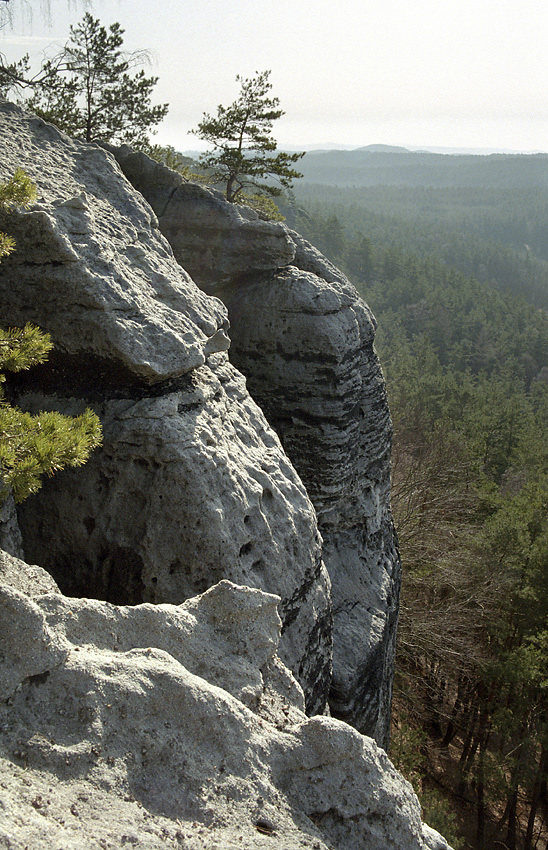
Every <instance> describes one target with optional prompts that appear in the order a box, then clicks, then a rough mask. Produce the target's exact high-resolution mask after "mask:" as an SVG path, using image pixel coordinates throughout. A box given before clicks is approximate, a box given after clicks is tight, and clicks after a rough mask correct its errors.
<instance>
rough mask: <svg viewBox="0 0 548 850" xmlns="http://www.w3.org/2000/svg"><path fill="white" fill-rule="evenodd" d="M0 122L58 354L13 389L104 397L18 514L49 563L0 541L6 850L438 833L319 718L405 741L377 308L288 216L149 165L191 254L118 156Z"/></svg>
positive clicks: (388, 771) (6, 266) (5, 273)
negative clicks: (289, 224) (82, 433)
mask: <svg viewBox="0 0 548 850" xmlns="http://www.w3.org/2000/svg"><path fill="white" fill-rule="evenodd" d="M0 133H1V135H2V139H3V151H2V154H1V156H0V180H5V179H7V178H8V177H9V176H10V175H11V173H13V170H14V168H15V167H16V166H22V167H23V168H24V169H25V170H26V171H27V173H28V174H29V175H30V176H31V177H32V179H33V180H34V181H35V182H36V183H37V185H38V192H39V198H38V202H37V204H36V205H35V206H34V207H33V209H31V210H30V211H29V212H24V213H13V214H12V215H11V217H10V222H9V229H10V232H12V233H14V235H15V237H16V239H17V246H18V250H17V252H16V253H15V254H14V255H13V256H12V257H10V258H9V260H6V261H5V262H3V263H2V266H1V267H0V302H1V303H2V323H3V324H4V325H11V324H14V325H16V324H22V323H23V322H25V321H34V322H35V323H36V324H38V325H40V326H41V327H42V328H43V329H45V330H47V331H49V332H50V333H51V335H52V337H53V340H54V343H55V346H56V347H55V352H54V355H53V356H52V357H51V358H50V361H49V362H48V364H46V365H45V366H43V367H40V368H37V369H34V370H32V372H29V373H28V374H26V375H22V376H20V377H19V378H18V379H17V380H12V381H11V382H10V391H11V393H12V395H13V398H14V400H15V401H17V403H19V404H20V405H21V406H23V407H25V408H26V409H28V410H31V411H32V410H36V409H44V408H48V407H54V408H56V409H60V410H62V411H63V412H70V413H74V412H77V411H80V410H81V409H82V408H83V407H84V406H93V407H94V409H95V410H96V411H97V413H98V414H99V416H100V417H101V420H102V423H103V428H104V435H105V439H104V445H103V447H102V448H101V450H99V451H97V452H96V453H95V454H94V456H93V457H92V459H91V460H90V461H89V462H88V464H87V465H86V466H85V467H84V468H83V469H82V470H78V471H66V472H64V473H63V474H61V475H59V476H57V477H56V478H55V479H53V480H51V481H48V482H46V483H45V486H44V488H43V490H42V491H41V492H40V493H39V494H38V495H37V496H35V497H32V498H31V499H29V500H28V501H27V502H26V503H24V504H23V506H21V508H20V510H19V522H20V527H21V532H22V549H24V552H25V556H26V560H27V561H31V562H36V563H39V564H40V565H41V567H44V568H45V569H46V570H47V573H46V572H43V571H42V570H41V569H40V568H39V567H28V566H26V564H25V563H24V562H23V561H20V560H19V561H18V560H13V558H10V557H9V556H8V555H2V556H1V557H0V587H1V602H0V656H1V663H0V712H1V713H2V718H1V721H0V730H1V733H0V753H1V758H2V762H3V764H2V771H3V775H6V776H9V778H10V781H9V782H8V783H7V784H5V787H4V785H2V786H0V806H2V810H3V812H5V813H7V818H6V819H5V822H4V821H3V822H2V824H1V825H0V841H2V842H3V844H4V846H6V847H15V848H23V847H28V848H38V847H43V846H46V845H50V844H52V845H53V844H54V843H58V844H59V845H63V846H64V847H86V848H87V847H95V846H97V847H106V846H120V844H122V845H124V844H126V843H130V844H139V846H145V847H146V846H148V847H154V848H156V847H160V846H165V845H166V843H167V844H168V845H171V846H182V847H189V848H194V847H196V848H198V847H211V848H213V847H221V848H225V847H226V848H230V847H232V846H234V847H236V846H237V847H250V848H251V847H262V846H265V844H264V842H265V841H268V846H272V847H276V846H278V847H280V848H285V850H291V848H293V847H306V846H309V847H315V848H321V850H323V848H324V847H327V846H331V847H337V848H340V850H342V848H345V850H346V848H354V847H355V848H363V847H368V848H377V847H378V848H381V847H383V848H390V847H393V848H394V850H395V848H400V849H401V850H405V848H407V847H409V848H423V850H424V848H427V847H428V848H436V847H438V848H444V847H446V846H447V845H446V844H445V842H443V840H442V839H441V838H440V837H439V836H437V835H436V834H434V833H432V831H430V830H428V828H427V827H422V826H421V823H420V809H419V806H418V803H417V800H416V798H415V797H414V795H413V794H412V791H411V789H410V788H409V786H407V784H406V783H405V782H404V781H403V780H402V779H401V777H399V776H398V775H397V773H396V772H395V771H394V770H393V768H392V766H391V765H390V762H389V761H388V759H387V757H386V755H385V754H384V753H383V752H382V751H381V750H379V749H378V747H377V746H376V745H375V743H374V742H373V741H372V740H371V739H369V738H365V737H363V736H362V735H361V734H360V733H359V731H356V730H355V729H352V728H350V727H349V726H347V725H346V724H345V723H343V722H341V721H340V720H336V719H333V718H328V717H326V716H316V717H312V718H311V719H309V718H307V716H306V714H308V715H314V714H317V713H320V714H321V713H322V712H325V711H327V697H328V693H329V691H331V704H332V707H333V710H334V711H335V713H337V714H338V715H339V716H341V717H345V718H346V719H349V720H351V721H353V722H354V723H355V725H356V726H358V727H359V728H360V730H361V731H366V732H368V733H370V734H374V735H375V736H376V738H377V740H378V741H379V742H381V743H383V742H384V741H385V740H386V732H387V723H388V711H389V699H390V686H391V675H392V662H393V642H394V635H395V619H396V611H397V592H398V582H399V563H398V559H397V553H396V551H395V546H394V541H393V537H392V526H391V521H390V511H389V501H388V496H389V491H388V461H389V448H390V425H389V417H388V411H387V406H386V397H385V393H384V384H383V382H382V376H381V373H380V370H379V366H378V363H377V360H376V356H375V354H374V350H373V347H372V344H373V332H374V324H373V320H372V317H371V316H370V314H369V311H368V310H367V307H366V306H365V305H364V304H363V302H361V301H360V299H359V298H358V297H357V295H356V293H355V291H354V290H353V288H352V287H351V286H350V284H349V283H348V281H346V280H345V279H344V278H343V277H342V276H341V274H340V272H337V270H336V269H333V267H332V266H331V265H330V264H329V263H327V261H325V259H324V258H322V257H321V256H320V255H318V254H317V253H316V252H315V251H314V249H312V248H311V246H308V245H307V244H305V243H303V242H302V240H300V239H299V237H298V236H297V235H296V234H293V233H291V232H289V231H288V230H287V229H286V228H285V227H283V226H280V225H271V224H267V223H265V222H261V221H259V220H258V219H257V218H256V217H255V216H254V214H253V213H251V211H246V210H239V209H236V208H234V207H232V206H230V205H227V204H226V202H225V201H224V200H223V199H222V198H221V197H220V196H219V195H218V194H217V193H212V192H209V191H208V190H204V189H201V188H200V187H193V186H188V185H184V184H183V183H182V182H181V180H180V178H178V177H177V176H176V175H173V174H172V173H171V172H169V171H167V170H160V171H158V170H157V169H156V166H154V165H153V164H152V163H150V161H144V168H143V161H142V160H141V163H140V164H139V169H140V170H141V173H143V174H144V175H148V177H147V178H146V179H147V180H148V181H149V187H150V190H146V191H145V188H146V187H145V186H144V185H142V186H141V187H140V188H141V189H142V191H143V192H144V194H146V195H150V198H149V199H150V200H151V202H152V204H153V207H155V208H156V210H157V213H158V215H160V224H161V227H162V230H164V231H165V232H167V230H168V228H167V225H166V221H167V220H171V222H172V225H171V227H172V230H173V231H174V233H175V234H177V233H178V234H179V242H181V240H182V243H184V240H185V233H188V238H189V240H190V242H191V243H192V245H191V250H190V249H188V250H187V248H185V251H186V252H187V253H186V255H185V256H182V255H181V251H180V244H178V242H177V239H176V238H175V236H174V235H173V233H172V234H171V235H170V234H169V233H168V235H170V239H171V241H172V244H173V250H174V251H175V254H176V256H177V257H178V259H179V261H180V262H179V264H178V263H177V262H175V259H174V256H173V253H172V249H171V247H170V245H169V244H168V242H167V241H166V239H165V238H164V236H162V234H161V232H160V229H159V223H158V218H157V215H156V213H155V212H154V211H153V209H151V207H150V206H149V205H148V203H147V202H146V201H145V200H144V199H143V196H142V195H141V194H140V193H139V192H138V191H135V190H134V189H132V188H131V186H130V185H129V183H128V182H127V180H126V179H125V177H124V176H123V174H122V172H121V171H120V170H119V168H118V166H117V165H116V163H115V161H114V159H113V157H112V156H111V154H110V153H108V152H106V151H104V150H102V149H100V148H97V147H94V146H88V145H83V144H79V143H76V142H74V141H72V140H70V139H68V138H66V137H65V136H63V135H62V134H60V133H58V132H57V131H56V130H54V129H53V128H52V127H50V126H48V125H46V124H44V123H43V122H42V121H40V120H38V119H34V118H30V117H28V116H25V115H24V114H23V113H21V112H20V110H18V109H17V108H16V107H14V106H12V105H9V104H0ZM124 156H126V158H127V154H125V155H123V156H122V159H123V158H124ZM126 165H127V163H126ZM124 168H126V166H124ZM126 170H128V169H127V168H126ZM132 179H134V180H135V175H133V177H132ZM170 181H171V182H170ZM173 181H175V184H176V185H174V183H173ZM135 182H136V181H135ZM166 186H167V187H168V188H167V189H166ZM170 186H171V188H169V187H170ZM154 192H156V196H155V195H154ZM158 198H159V199H160V200H158ZM170 204H172V206H171V207H170ZM173 205H174V206H173ZM174 209H175V210H176V214H175V213H174V212H173V210H174ZM170 210H171V212H170ZM181 210H183V213H184V216H186V219H184V221H186V224H185V223H184V221H183V219H182V218H181ZM172 213H173V215H172ZM166 215H167V219H166ZM2 225H3V226H4V229H5V227H6V223H5V222H4V223H3V222H0V228H1V227H2ZM200 232H202V234H203V233H205V234H207V235H206V238H205V239H204V237H203V235H202V239H201V242H200ZM181 263H182V265H181ZM183 266H185V268H183ZM189 269H191V271H192V275H193V276H194V277H195V278H196V280H197V282H198V283H199V284H200V285H201V287H202V289H203V291H201V290H200V289H199V288H198V287H197V286H196V284H195V282H194V281H193V280H192V279H191V278H190V276H189V274H188V270H189ZM216 269H217V271H215V270H216ZM206 291H207V292H209V293H211V292H212V291H215V293H216V294H217V295H219V296H221V297H222V301H224V302H225V303H224V304H223V303H222V301H221V300H219V299H218V298H215V297H211V295H210V294H206ZM225 304H226V305H228V309H229V312H230V316H231V320H232V322H233V328H234V331H233V355H232V357H233V361H234V362H231V361H229V359H228V354H227V349H228V346H229V339H228V333H229V330H228V321H227V307H226V306H225ZM234 364H237V365H241V366H242V368H243V369H245V371H246V372H247V375H248V382H249V386H250V387H251V388H252V395H253V398H252V397H251V396H250V395H249V393H248V391H247V387H246V381H245V379H244V378H243V377H242V374H241V373H240V372H239V371H237V369H236V368H235V365H234ZM257 399H260V401H261V404H262V405H263V406H264V408H265V411H266V412H267V414H268V418H269V419H270V423H271V425H272V426H274V428H275V429H276V430H277V432H278V435H279V436H278V435H277V434H276V433H275V431H274V430H273V429H272V427H271V425H269V423H268V422H267V419H266V418H265V416H264V414H263V411H262V410H261V408H260V407H258V406H257V403H256V400H257ZM280 439H281V441H282V442H280ZM282 443H283V445H282ZM284 447H285V450H286V451H284ZM286 452H287V454H286ZM288 455H289V457H290V458H291V460H292V461H293V463H291V461H290V460H288ZM295 467H297V470H298V473H299V474H298V473H297V472H296V471H295ZM303 482H304V484H303ZM310 497H311V498H312V499H313V501H314V506H313V505H312V503H311V501H310ZM4 514H6V515H5V516H4V515H2V516H0V531H1V529H2V526H5V527H6V528H7V529H8V532H7V534H6V537H5V539H6V541H7V542H6V543H5V545H6V546H9V548H10V549H11V551H13V552H21V551H22V549H21V546H20V539H19V538H18V531H17V528H16V527H15V526H14V523H13V517H11V516H9V515H8V507H7V506H6V508H5V509H4ZM318 521H319V526H320V529H321V532H322V535H323V538H324V540H323V544H322V538H321V536H320V534H319V532H318ZM322 545H323V548H322ZM324 560H325V561H326V562H327V565H328V569H329V573H330V574H328V571H327V570H326V567H325V565H324ZM59 589H60V590H61V591H62V592H59ZM91 597H93V598H91ZM196 597H198V598H196ZM333 641H334V646H333ZM332 663H333V667H334V673H332ZM288 668H289V669H288ZM290 671H291V672H290ZM303 712H306V714H305V713H303ZM265 836H266V837H265Z"/></svg>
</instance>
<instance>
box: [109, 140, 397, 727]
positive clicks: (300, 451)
mask: <svg viewBox="0 0 548 850" xmlns="http://www.w3.org/2000/svg"><path fill="white" fill-rule="evenodd" d="M114 153H115V155H116V156H117V158H118V161H119V162H120V164H121V167H122V169H123V170H124V172H125V173H126V175H127V176H128V178H129V179H130V180H131V181H132V183H133V184H134V185H135V186H136V188H138V189H139V190H140V191H141V192H143V194H144V195H145V197H146V198H147V200H149V202H150V203H151V204H152V206H153V208H154V210H155V212H156V213H157V215H158V218H159V224H160V228H161V230H162V232H163V233H164V234H165V235H166V236H167V238H168V239H169V241H170V243H171V245H172V247H173V250H174V253H175V256H176V257H177V259H178V260H179V262H180V263H182V264H183V265H184V266H185V268H187V270H189V271H190V272H191V273H192V275H193V278H194V280H195V281H196V282H197V283H198V284H199V285H200V286H201V287H202V288H203V289H204V290H205V291H207V292H213V293H214V294H215V295H217V296H218V297H220V298H221V299H222V300H223V302H224V303H225V304H226V305H227V307H228V310H229V317H230V322H231V329H230V337H231V340H232V344H231V349H230V358H231V360H232V362H233V363H234V364H235V365H236V366H237V367H238V369H239V370H241V371H242V372H243V374H244V375H246V377H247V380H248V387H249V389H250V392H251V394H252V396H253V398H254V399H255V400H256V401H257V402H258V403H259V404H260V405H261V407H262V408H263V410H264V411H265V413H266V416H267V418H268V421H269V422H270V424H271V425H272V426H273V427H274V429H275V430H276V432H277V433H278V435H279V436H280V438H281V440H282V443H283V446H284V449H285V451H286V452H287V454H288V456H289V458H290V459H291V461H292V463H293V464H294V465H295V467H296V469H297V471H298V473H299V475H300V476H301V478H302V480H303V482H304V484H305V486H306V489H307V491H308V494H309V496H310V498H311V499H312V502H313V504H314V507H315V509H316V512H317V515H318V522H319V527H320V531H321V534H322V537H323V540H324V548H323V557H324V562H325V564H326V567H327V569H328V571H329V575H330V578H331V581H332V586H333V603H334V655H333V672H334V676H333V683H332V688H331V698H330V705H331V710H332V712H333V713H334V714H336V715H337V716H338V717H342V718H344V719H345V720H347V721H348V722H350V723H352V724H353V725H355V726H356V727H357V728H358V729H360V730H361V731H362V732H365V733H367V734H370V735H373V736H374V737H375V739H376V740H377V741H378V742H380V743H382V744H386V743H387V740H388V734H389V723H390V700H391V687H392V676H393V665H394V652H395V639H396V623H397V610H398V599H399V586H400V564H399V557H398V553H397V548H396V543H395V539H394V533H393V527H392V519H391V513H390V446H391V424H390V416H389V411H388V403H387V398H386V391H385V386H384V379H383V376H382V373H381V369H380V365H379V362H378V359H377V355H376V353H375V351H374V348H373V339H374V331H375V323H374V319H373V317H372V315H371V313H370V311H369V309H368V308H367V306H366V304H365V303H364V302H363V301H362V299H361V298H359V296H358V294H357V292H356V290H355V289H354V287H353V286H352V285H351V284H350V282H349V281H348V280H347V279H346V277H345V276H344V275H343V274H342V272H341V271H340V270H339V269H337V268H336V267H335V266H334V265H333V264H332V263H330V262H329V260H327V259H326V258H325V257H324V256H323V255H322V254H321V253H320V252H319V251H317V250H316V249H315V248H313V246H312V245H310V244H309V243H308V242H306V240H304V239H303V238H302V237H301V236H299V234H297V233H295V232H293V231H289V230H288V229H287V228H285V227H284V225H281V224H277V223H276V224H273V223H267V222H258V221H256V222H255V226H254V228H251V225H250V224H249V222H246V220H245V219H246V217H254V216H255V213H253V212H252V211H250V210H249V211H246V209H245V207H236V206H234V205H233V204H228V203H226V201H223V199H222V198H221V197H220V196H219V194H218V193H217V192H212V191H211V190H209V189H206V188H204V187H199V186H192V185H189V184H185V183H184V182H183V181H182V178H181V177H180V175H177V174H175V173H173V172H171V171H169V170H168V169H166V168H164V167H163V166H159V165H157V164H156V163H152V162H151V160H149V159H148V158H147V157H146V156H145V155H144V154H135V153H131V152H130V151H128V149H121V150H118V151H114ZM255 218H256V216H255ZM197 222H199V226H198V224H197ZM282 237H283V239H285V240H286V241H287V240H289V241H290V243H291V245H292V250H291V251H286V250H285V249H284V250H278V251H277V252H276V251H273V249H272V246H273V245H274V244H278V245H280V244H282ZM283 244H285V242H283ZM221 255H222V256H221ZM250 256H252V257H255V258H256V261H255V262H250V261H249V257H250ZM216 268H217V272H216V271H215V269H216Z"/></svg>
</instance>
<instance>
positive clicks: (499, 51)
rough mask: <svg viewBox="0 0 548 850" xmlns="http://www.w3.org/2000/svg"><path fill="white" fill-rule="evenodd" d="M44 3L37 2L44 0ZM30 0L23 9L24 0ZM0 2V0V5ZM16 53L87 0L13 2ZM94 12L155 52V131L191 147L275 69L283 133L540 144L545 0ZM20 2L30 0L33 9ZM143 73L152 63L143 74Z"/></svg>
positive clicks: (7, 50)
mask: <svg viewBox="0 0 548 850" xmlns="http://www.w3.org/2000/svg"><path fill="white" fill-rule="evenodd" d="M42 2H43V0H42ZM25 3H26V4H27V10H26V13H25V12H24V5H25ZM2 5H3V4H2ZM11 5H12V6H13V16H14V23H13V27H12V28H11V29H10V28H9V27H5V28H4V29H3V30H2V31H1V32H0V51H1V52H3V53H4V54H5V55H6V56H7V58H8V59H9V60H10V61H12V60H13V59H16V58H19V57H20V56H21V55H22V54H23V53H25V52H27V51H29V52H31V53H40V52H41V51H42V50H43V49H44V48H45V47H46V46H47V45H49V44H50V43H51V42H53V41H55V40H58V43H59V44H63V43H64V42H65V41H66V40H67V38H68V33H69V25H70V24H71V23H72V24H75V23H77V22H78V21H79V20H80V19H81V18H82V16H83V14H84V11H85V8H86V5H85V3H84V2H82V0H80V2H79V0H50V9H51V15H50V23H49V24H48V23H47V22H45V21H44V16H43V14H42V13H41V12H40V0H11ZM89 8H90V11H91V13H92V14H93V15H94V17H97V18H100V20H101V23H103V24H104V25H108V24H111V23H113V22H114V21H118V22H119V23H120V24H121V26H122V27H123V28H124V29H125V42H124V46H125V47H127V49H130V50H133V49H138V48H148V49H150V50H151V51H152V56H153V64H152V67H151V69H150V73H151V74H155V75H157V76H158V77H159V78H160V79H159V82H158V85H157V86H156V89H155V98H154V101H155V102H158V103H160V102H162V103H163V102H168V103H169V104H170V112H169V115H168V117H167V118H166V120H165V121H164V123H163V124H162V125H161V127H160V128H159V130H158V134H157V136H156V141H158V142H160V143H163V144H172V145H173V146H174V147H176V148H177V149H179V150H186V149H188V148H193V149H195V148H197V147H198V146H199V142H198V140H197V139H196V138H195V137H194V136H189V135H187V133H188V131H189V130H190V129H191V128H192V127H195V126H196V125H197V123H198V122H199V121H200V119H201V117H202V113H203V112H214V111H215V108H216V106H217V105H218V104H219V103H223V104H225V105H228V104H229V103H231V102H232V100H234V99H235V97H236V95H237V92H238V86H237V84H236V82H235V77H236V74H241V75H243V76H244V77H248V76H251V75H253V74H254V73H255V71H263V70H266V69H270V70H271V71H272V74H271V82H272V84H273V90H272V93H273V94H274V95H276V96H278V97H279V98H280V101H281V107H282V108H283V109H284V110H285V112H286V114H285V115H284V117H283V118H281V119H280V121H279V122H277V123H276V125H275V132H274V136H275V138H276V139H277V141H278V143H279V144H280V145H281V146H283V145H284V144H287V145H294V146H299V145H303V146H305V145H313V144H324V143H337V144H340V145H352V146H355V147H360V146H362V145H369V144H380V143H382V144H393V145H404V146H427V145H428V146H447V147H459V148H485V149H508V150H523V151H532V150H542V151H547V150H548V4H546V0H521V2H517V0H376V2H372V0H160V2H154V0H111V2H108V0H93V2H92V4H91V6H90V7H89ZM29 9H33V10H34V11H33V13H32V15H29ZM147 73H148V72H147Z"/></svg>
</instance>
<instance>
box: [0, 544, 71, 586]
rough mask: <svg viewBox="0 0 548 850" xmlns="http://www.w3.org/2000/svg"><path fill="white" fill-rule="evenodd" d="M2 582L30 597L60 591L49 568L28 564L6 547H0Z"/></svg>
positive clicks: (0, 576)
mask: <svg viewBox="0 0 548 850" xmlns="http://www.w3.org/2000/svg"><path fill="white" fill-rule="evenodd" d="M0 582H1V583H3V584H9V585H10V587H12V588H14V589H15V590H18V591H19V592H20V593H25V594H26V595H27V596H30V597H34V596H43V595H44V594H45V593H60V590H59V587H58V585H57V584H56V582H55V581H54V580H53V578H52V576H51V575H50V573H48V572H47V570H44V569H42V567H38V566H36V565H30V564H27V563H26V561H23V560H22V559H21V558H17V557H14V556H13V555H12V554H11V553H9V552H7V551H5V550H4V549H0Z"/></svg>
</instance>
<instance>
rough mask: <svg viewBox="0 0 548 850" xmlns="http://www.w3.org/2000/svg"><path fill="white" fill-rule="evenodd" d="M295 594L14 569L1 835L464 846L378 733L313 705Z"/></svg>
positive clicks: (161, 844) (5, 617) (338, 849)
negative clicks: (183, 590)
mask: <svg viewBox="0 0 548 850" xmlns="http://www.w3.org/2000/svg"><path fill="white" fill-rule="evenodd" d="M277 602H278V598H277V597H275V596H273V595H271V594H266V593H264V592H263V591H259V590H252V589H250V588H244V587H239V586H237V585H235V584H233V583H231V582H229V581H222V582H220V583H219V584H218V585H216V586H214V587H212V588H210V589H209V590H208V591H206V593H204V594H202V595H201V596H199V597H197V598H194V599H190V600H187V601H186V602H184V603H183V604H181V605H178V606H174V605H167V604H166V605H151V604H143V605H138V606H135V607H131V606H130V607H128V606H116V605H112V604H109V603H108V602H101V601H97V600H90V599H68V598H66V597H64V596H63V595H62V594H60V593H56V592H53V593H46V594H44V595H38V596H34V597H33V598H31V597H30V596H28V595H27V594H25V593H24V592H22V591H20V590H17V589H16V588H15V587H13V586H11V585H10V583H5V582H0V653H1V655H2V658H3V667H2V670H1V673H0V690H1V691H2V696H3V701H2V702H0V765H1V770H2V777H3V781H2V783H0V807H1V809H2V818H1V819H0V844H2V846H5V847H9V848H11V849H12V850H23V848H27V850H42V848H43V847H46V846H52V847H61V846H62V847H63V848H66V850H72V848H74V850H76V848H78V850H80V848H82V850H83V848H86V850H90V848H91V850H92V849H93V848H105V847H120V846H125V845H129V846H138V847H144V848H149V850H160V848H165V847H183V848H186V850H203V848H207V849H208V850H221V848H222V850H231V848H234V850H235V848H244V850H251V848H257V850H258V848H264V847H266V846H268V847H272V848H275V849H276V848H279V850H303V848H313V849H314V850H328V848H331V850H362V848H363V847H367V848H369V850H391V848H392V850H450V848H448V846H447V844H445V842H442V839H441V837H440V836H438V834H437V833H435V832H434V831H433V830H429V829H428V828H427V827H425V826H423V825H422V824H421V819H420V806H419V802H418V800H417V798H416V797H415V795H414V793H413V791H412V788H411V786H410V785H409V784H408V783H407V782H406V781H405V780H404V779H403V778H402V777H401V776H400V775H399V774H398V773H397V771H396V770H395V769H394V767H393V766H392V765H391V763H390V761H389V759H388V757H387V756H386V754H385V753H384V751H382V750H381V749H379V748H378V747H377V745H376V744H375V743H374V741H373V740H372V739H370V738H365V737H363V736H362V735H360V734H359V733H358V732H357V731H356V730H355V729H353V728H351V727H349V726H347V725H346V724H345V723H343V722H341V721H338V720H335V719H332V718H327V717H321V716H318V717H314V718H307V717H306V716H305V714H303V712H302V708H303V705H304V699H303V694H302V691H301V689H300V688H299V686H298V684H297V682H296V681H295V679H294V678H293V677H292V675H291V674H290V672H289V671H288V670H287V669H286V668H284V667H283V665H281V663H280V660H279V658H278V657H277V653H276V649H277V645H278V641H279V637H280V629H281V620H280V618H279V617H278V614H277V610H276V604H277ZM14 632H17V633H19V634H21V635H25V636H27V637H26V638H25V641H27V640H28V641H30V640H32V644H33V647H34V650H31V646H30V645H27V643H26V642H24V643H23V644H18V642H17V641H16V640H14V637H13V633H14ZM6 669H7V670H9V677H7V676H6V675H5V670H6Z"/></svg>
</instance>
